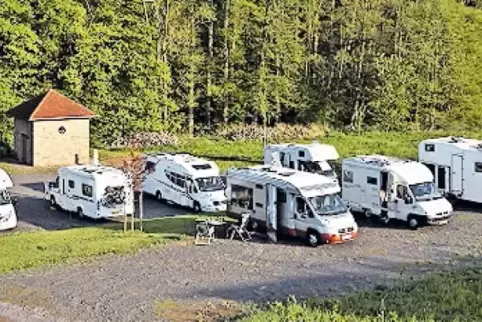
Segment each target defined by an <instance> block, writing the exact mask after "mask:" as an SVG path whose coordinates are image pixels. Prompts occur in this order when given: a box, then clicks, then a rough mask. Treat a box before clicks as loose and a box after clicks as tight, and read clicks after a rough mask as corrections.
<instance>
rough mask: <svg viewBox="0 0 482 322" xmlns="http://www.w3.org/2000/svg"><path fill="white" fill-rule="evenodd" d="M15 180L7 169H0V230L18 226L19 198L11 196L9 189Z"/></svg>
mask: <svg viewBox="0 0 482 322" xmlns="http://www.w3.org/2000/svg"><path fill="white" fill-rule="evenodd" d="M11 188H13V182H12V179H11V178H10V176H9V175H8V173H7V172H5V170H3V169H0V231H2V230H9V229H13V228H15V227H17V214H16V212H15V207H14V206H15V204H16V203H17V200H16V199H15V198H12V197H11V196H10V191H9V189H11Z"/></svg>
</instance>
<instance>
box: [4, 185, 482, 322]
mask: <svg viewBox="0 0 482 322" xmlns="http://www.w3.org/2000/svg"><path fill="white" fill-rule="evenodd" d="M41 178H43V177H42V176H30V177H29V179H28V180H26V179H25V180H24V181H22V180H20V179H18V178H15V180H16V184H17V185H20V186H21V187H19V188H17V190H16V193H18V194H19V196H22V195H23V196H24V199H22V200H21V201H20V203H19V210H20V211H21V214H22V215H21V220H22V225H25V227H30V226H36V227H40V228H44V229H62V228H67V227H69V226H72V225H73V221H71V220H67V219H65V218H64V217H62V216H65V215H64V214H61V213H56V212H51V211H50V210H48V207H47V205H46V203H45V202H44V201H43V200H39V198H41V195H42V193H41V192H38V191H35V190H36V189H35V186H29V182H28V181H31V182H33V183H35V182H38V181H41V180H40V179H41ZM32 187H33V188H32ZM32 191H35V192H32ZM30 202H36V204H32V205H30ZM40 203H41V204H42V206H41V205H40ZM35 205H37V206H35ZM147 207H148V210H147V211H146V213H148V215H149V216H156V215H165V214H177V212H179V211H183V210H181V209H176V208H172V209H171V208H169V206H165V205H159V204H157V203H156V202H155V201H154V200H153V201H148V202H147ZM161 207H162V208H161ZM38 209H44V211H42V212H41V215H38V213H39V212H38ZM150 209H152V211H153V212H152V213H150V211H151V210H150ZM29 210H30V211H31V212H30V215H27V214H28V213H29V212H28V211H29ZM33 210H35V211H33ZM169 211H171V212H169ZM173 212H174V213H173ZM24 216H25V217H24ZM36 216H41V217H42V218H41V219H40V218H37V217H36ZM480 216H482V214H478V213H477V212H474V211H468V210H463V211H457V212H456V218H455V220H454V221H453V222H451V223H450V224H449V225H447V226H443V227H424V228H422V229H419V230H418V231H411V230H407V229H405V228H402V227H397V226H390V227H378V226H371V225H367V224H362V227H361V230H360V235H359V239H358V240H357V241H355V242H352V243H348V244H344V245H334V246H322V247H318V248H316V249H311V248H308V247H306V246H303V245H301V244H298V243H296V242H289V243H281V244H276V245H274V244H267V243H264V242H261V241H258V242H253V243H247V244H244V243H242V242H238V241H226V240H217V241H216V242H215V243H214V244H213V245H210V246H194V245H170V246H166V247H161V248H154V249H149V250H144V251H141V252H139V253H138V254H136V255H133V256H114V255H109V256H105V257H103V258H101V259H99V260H97V261H94V262H92V263H87V264H77V265H73V266H68V267H57V268H53V269H38V270H31V271H28V272H25V273H11V274H6V275H3V276H0V295H1V294H6V295H4V296H3V298H2V300H3V301H4V302H8V303H14V304H15V305H18V306H22V307H27V308H30V309H35V311H34V313H35V316H37V317H38V318H39V319H38V320H39V321H41V318H42V317H44V318H45V321H48V319H51V320H56V321H59V320H61V319H64V320H66V321H77V320H82V321H152V320H155V319H156V318H158V316H156V305H158V303H159V301H166V300H173V301H179V302H181V303H184V302H189V303H193V301H194V302H208V301H209V302H213V303H216V302H219V301H223V300H233V301H241V302H245V301H256V302H264V301H269V300H277V299H285V298H286V297H287V296H289V295H295V296H297V297H304V296H314V295H337V294H341V293H344V292H350V291H354V290H360V289H364V288H367V287H372V286H374V285H377V284H383V283H390V282H391V281H394V280H396V279H398V278H400V276H401V273H402V272H404V273H403V275H411V274H417V275H420V274H422V273H425V272H433V271H435V270H438V269H441V268H444V267H453V266H457V265H462V264H465V263H466V261H465V259H464V258H467V257H471V258H474V257H479V256H480V255H481V253H482V247H481V246H482V244H481V241H482V234H480V231H482V222H481V221H480ZM47 218H49V219H48V220H47ZM61 218H64V219H63V220H64V223H61ZM49 220H50V221H51V222H52V223H50V224H48V222H49ZM75 224H79V225H81V224H84V223H83V221H80V220H78V222H77V221H76V223H75ZM462 259H464V260H462ZM0 298H1V297H0ZM0 304H1V303H0ZM2 305H4V308H6V307H7V306H5V304H2ZM8 308H9V310H7V309H5V312H7V313H3V312H2V306H0V312H1V313H0V320H1V317H2V314H3V315H4V316H5V317H6V318H9V317H10V318H11V319H12V320H15V321H18V320H19V319H20V320H22V315H17V316H16V315H15V314H14V313H11V312H15V309H16V308H17V309H18V307H17V306H8ZM8 312H10V313H8Z"/></svg>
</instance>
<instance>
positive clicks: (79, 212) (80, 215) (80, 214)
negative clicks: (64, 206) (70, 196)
mask: <svg viewBox="0 0 482 322" xmlns="http://www.w3.org/2000/svg"><path fill="white" fill-rule="evenodd" d="M77 216H79V218H83V217H84V211H83V210H82V208H80V207H79V208H77Z"/></svg>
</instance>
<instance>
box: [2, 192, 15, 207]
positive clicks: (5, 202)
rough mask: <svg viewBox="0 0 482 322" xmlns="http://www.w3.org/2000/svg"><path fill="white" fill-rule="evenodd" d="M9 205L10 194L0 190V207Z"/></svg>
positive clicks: (10, 200)
mask: <svg viewBox="0 0 482 322" xmlns="http://www.w3.org/2000/svg"><path fill="white" fill-rule="evenodd" d="M10 203H12V199H11V198H10V193H8V191H7V190H0V206H3V205H8V204H10Z"/></svg>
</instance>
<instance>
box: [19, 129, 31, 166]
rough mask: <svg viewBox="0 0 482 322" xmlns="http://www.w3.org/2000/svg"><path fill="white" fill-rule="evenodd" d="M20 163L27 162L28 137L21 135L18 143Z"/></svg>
mask: <svg viewBox="0 0 482 322" xmlns="http://www.w3.org/2000/svg"><path fill="white" fill-rule="evenodd" d="M20 151H21V152H20V162H23V163H27V162H28V159H29V158H28V136H27V135H26V134H23V133H22V136H21V143H20Z"/></svg>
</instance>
